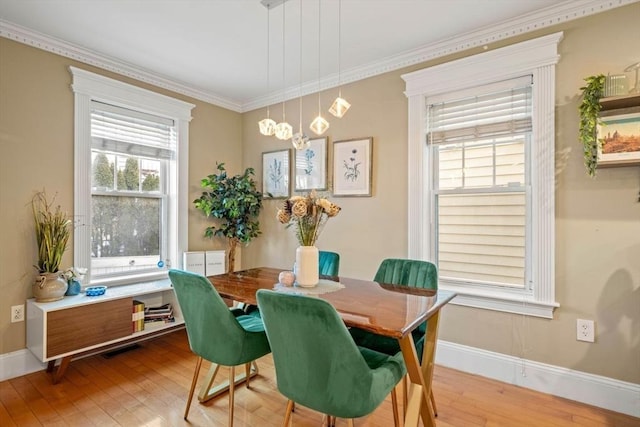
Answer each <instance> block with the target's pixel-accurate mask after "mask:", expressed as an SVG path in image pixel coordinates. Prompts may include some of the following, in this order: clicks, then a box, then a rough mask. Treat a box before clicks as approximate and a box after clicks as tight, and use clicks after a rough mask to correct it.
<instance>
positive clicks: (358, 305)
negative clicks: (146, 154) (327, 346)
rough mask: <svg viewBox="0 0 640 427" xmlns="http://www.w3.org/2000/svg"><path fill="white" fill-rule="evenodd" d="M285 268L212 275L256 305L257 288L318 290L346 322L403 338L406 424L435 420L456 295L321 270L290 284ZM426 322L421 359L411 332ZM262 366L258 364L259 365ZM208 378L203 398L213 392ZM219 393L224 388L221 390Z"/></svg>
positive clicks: (230, 293)
mask: <svg viewBox="0 0 640 427" xmlns="http://www.w3.org/2000/svg"><path fill="white" fill-rule="evenodd" d="M280 273H281V269H278V268H273V267H258V268H250V269H247V270H242V271H236V272H231V273H226V274H218V275H214V276H208V277H207V278H208V279H209V281H210V282H211V284H212V285H213V286H214V288H215V289H216V291H217V292H218V293H219V294H220V296H222V297H223V298H228V299H230V300H233V301H236V302H239V303H244V304H248V305H254V306H255V305H257V299H256V292H257V291H258V290H259V289H271V290H275V291H278V292H287V293H294V294H301V295H313V296H315V297H318V298H322V299H324V300H326V301H328V302H329V303H330V304H331V305H332V306H333V307H334V308H335V309H336V311H337V312H338V314H339V315H340V317H341V318H342V320H343V321H344V323H345V325H346V326H347V327H354V328H360V329H363V330H366V331H369V332H373V333H375V334H378V335H384V336H388V337H391V338H395V339H397V340H398V342H399V344H400V349H401V351H402V355H403V358H404V362H405V365H406V368H407V373H408V378H409V388H408V395H407V396H405V402H406V407H405V411H404V412H405V416H404V425H406V426H417V425H418V421H419V420H420V419H422V422H423V425H424V426H425V427H426V426H435V412H434V408H433V407H432V405H431V401H430V395H431V384H432V379H433V368H434V359H435V352H436V343H437V338H438V323H439V318H440V310H441V309H442V307H444V306H445V305H446V304H447V303H448V302H449V301H451V300H452V299H453V298H454V297H455V296H456V294H455V292H452V291H447V290H437V291H436V290H431V289H422V288H414V287H410V286H404V285H393V284H386V283H379V282H375V281H371V280H362V279H355V278H349V277H344V276H335V277H331V276H320V281H319V283H318V285H316V286H315V287H309V288H307V287H298V286H297V285H294V286H285V285H283V284H281V283H279V280H278V278H279V274H280ZM426 320H428V322H427V329H426V332H425V334H426V335H425V341H424V350H423V354H422V360H419V358H418V354H417V352H416V349H415V345H414V340H413V335H412V334H411V332H412V331H413V330H414V329H416V328H417V327H418V326H419V325H421V324H422V323H423V322H424V321H426ZM256 369H257V365H256ZM206 387H208V388H211V384H208V386H207V384H205V386H204V387H203V390H201V392H200V395H199V399H200V400H201V401H202V400H205V399H207V398H208V397H207V395H208V394H209V395H213V393H211V390H209V389H206ZM218 393H219V390H218Z"/></svg>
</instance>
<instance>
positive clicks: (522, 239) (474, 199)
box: [427, 76, 532, 288]
mask: <svg viewBox="0 0 640 427" xmlns="http://www.w3.org/2000/svg"><path fill="white" fill-rule="evenodd" d="M468 92H469V91H466V92H465V93H463V94H460V93H452V94H448V95H447V98H446V99H444V100H441V101H440V102H437V103H433V102H429V101H430V100H427V102H428V106H427V108H428V117H427V129H428V132H427V142H428V144H429V146H430V148H431V150H432V154H433V155H432V156H431V158H432V159H433V167H432V169H431V170H432V171H433V174H434V176H433V193H432V194H433V197H434V206H435V209H436V215H435V223H434V235H435V236H437V239H435V241H434V244H435V253H436V256H437V261H438V267H439V272H440V277H441V278H443V279H445V280H449V281H451V282H454V283H455V282H459V283H465V284H473V283H476V284H482V285H493V286H506V287H517V288H524V287H525V285H526V283H527V272H526V248H527V239H526V233H527V221H526V218H527V211H528V210H527V200H528V195H527V188H528V184H527V181H528V179H527V173H528V171H527V168H526V166H525V165H526V157H527V145H528V141H529V140H530V133H531V121H532V120H531V115H532V113H531V104H532V99H531V77H530V76H525V77H523V78H519V79H514V80H509V81H506V82H501V83H499V84H497V85H495V84H494V85H491V86H487V87H480V88H474V92H475V95H473V96H468V95H469V93H468Z"/></svg>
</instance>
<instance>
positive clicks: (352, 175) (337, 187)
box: [333, 138, 373, 197]
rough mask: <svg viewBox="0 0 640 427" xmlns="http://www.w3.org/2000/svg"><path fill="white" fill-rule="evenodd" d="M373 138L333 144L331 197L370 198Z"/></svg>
mask: <svg viewBox="0 0 640 427" xmlns="http://www.w3.org/2000/svg"><path fill="white" fill-rule="evenodd" d="M372 148H373V138H360V139H350V140H347V141H336V142H334V143H333V195H334V196H364V197H367V196H371V174H372V167H371V161H372V159H373V155H372Z"/></svg>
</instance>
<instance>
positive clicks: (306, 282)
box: [295, 246, 320, 288]
mask: <svg viewBox="0 0 640 427" xmlns="http://www.w3.org/2000/svg"><path fill="white" fill-rule="evenodd" d="M318 262H319V255H318V248H317V247H315V246H298V249H296V272H295V274H296V284H297V285H298V286H302V287H303V288H311V287H314V286H316V285H317V284H318V281H319V280H320V277H319V275H318Z"/></svg>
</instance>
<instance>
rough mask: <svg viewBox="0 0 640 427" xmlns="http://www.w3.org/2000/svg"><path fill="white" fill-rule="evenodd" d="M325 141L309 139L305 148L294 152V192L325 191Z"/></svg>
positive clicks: (324, 139) (326, 157)
mask: <svg viewBox="0 0 640 427" xmlns="http://www.w3.org/2000/svg"><path fill="white" fill-rule="evenodd" d="M327 139H328V138H326V137H324V138H315V139H310V140H309V144H308V146H307V147H305V148H303V149H301V150H294V152H295V157H294V158H295V164H294V168H293V170H294V182H295V185H294V188H295V191H307V190H326V189H327V159H328V155H327Z"/></svg>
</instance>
